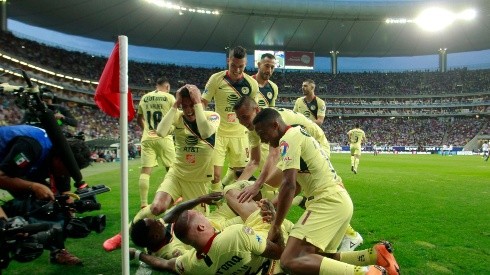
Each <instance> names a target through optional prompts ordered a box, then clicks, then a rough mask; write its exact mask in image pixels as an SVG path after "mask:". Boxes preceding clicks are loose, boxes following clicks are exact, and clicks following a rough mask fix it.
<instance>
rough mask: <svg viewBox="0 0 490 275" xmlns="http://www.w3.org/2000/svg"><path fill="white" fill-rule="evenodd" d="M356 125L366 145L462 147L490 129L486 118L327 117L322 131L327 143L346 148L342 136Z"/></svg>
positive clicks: (346, 142)
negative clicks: (361, 130)
mask: <svg viewBox="0 0 490 275" xmlns="http://www.w3.org/2000/svg"><path fill="white" fill-rule="evenodd" d="M356 123H359V125H360V127H361V129H363V130H364V131H365V132H366V136H367V140H368V142H367V144H366V145H368V146H370V145H371V146H372V145H387V146H394V145H397V146H418V145H422V146H441V145H442V144H443V143H447V144H452V145H453V146H464V145H466V144H467V143H468V142H469V141H470V140H471V139H472V138H473V137H474V136H475V135H476V134H478V133H482V132H483V131H485V129H487V130H488V128H489V127H490V123H489V121H488V119H487V120H485V119H475V118H441V117H439V118H411V119H407V118H402V119H400V118H357V119H338V118H328V119H326V120H325V122H324V124H323V129H324V131H325V134H326V135H327V138H328V140H329V141H330V143H337V144H339V145H348V144H349V143H348V141H347V134H346V133H347V131H349V130H350V129H352V128H354V126H355V124H356Z"/></svg>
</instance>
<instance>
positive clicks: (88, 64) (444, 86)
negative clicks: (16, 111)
mask: <svg viewBox="0 0 490 275" xmlns="http://www.w3.org/2000/svg"><path fill="white" fill-rule="evenodd" d="M0 42H1V43H2V45H3V47H2V51H3V52H6V53H8V54H12V55H14V56H16V57H18V58H22V59H24V60H25V61H32V62H35V63H37V64H39V65H41V66H42V67H45V68H50V69H53V70H55V71H59V72H63V73H64V74H67V75H71V76H74V77H80V78H83V79H90V80H95V81H96V80H97V79H98V78H99V77H100V75H101V73H102V70H103V69H104V66H105V64H106V61H107V58H106V57H99V56H92V55H89V54H85V53H81V52H74V51H67V50H64V49H60V48H55V47H50V46H46V45H43V44H40V43H37V42H34V41H30V40H27V39H20V38H17V37H15V36H13V35H12V34H10V33H6V32H2V33H1V35H0ZM224 65H225V63H224V62H223V66H224ZM128 66H129V72H130V73H129V75H128V76H129V83H130V86H133V87H134V88H136V89H138V88H140V89H142V90H143V91H145V90H146V89H148V88H150V89H151V88H153V86H154V83H153V81H154V80H155V79H156V78H157V77H160V76H162V75H165V76H167V78H168V79H169V80H170V84H171V86H172V87H179V86H181V85H182V84H184V83H193V84H195V85H197V86H198V87H199V88H201V89H202V88H204V85H205V84H206V81H207V79H208V78H209V76H210V75H211V74H213V73H214V72H216V71H218V70H221V69H223V68H212V69H210V68H193V67H187V66H177V65H173V64H157V63H142V62H134V61H130V62H129V63H128ZM305 79H313V80H315V82H316V83H317V91H316V93H317V94H319V95H334V96H344V95H350V96H392V95H443V94H461V93H479V92H482V91H490V70H488V69H487V70H465V69H459V70H452V71H448V72H445V73H438V72H426V71H416V72H403V73H376V72H365V73H342V72H341V73H339V74H336V75H333V74H330V73H323V72H311V71H282V70H276V72H275V74H274V75H273V76H272V78H271V80H272V81H274V82H276V83H277V84H278V86H279V88H280V91H281V93H283V94H301V84H302V82H303V80H305ZM87 87H88V88H93V87H90V84H87ZM138 93H139V92H138ZM137 96H140V94H138V95H137Z"/></svg>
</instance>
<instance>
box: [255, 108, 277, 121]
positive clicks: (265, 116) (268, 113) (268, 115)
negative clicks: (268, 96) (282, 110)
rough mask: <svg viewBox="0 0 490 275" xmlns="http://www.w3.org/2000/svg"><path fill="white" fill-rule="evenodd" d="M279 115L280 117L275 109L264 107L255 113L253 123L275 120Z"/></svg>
mask: <svg viewBox="0 0 490 275" xmlns="http://www.w3.org/2000/svg"><path fill="white" fill-rule="evenodd" d="M280 117H281V115H280V114H279V112H278V111H276V110H275V109H273V108H265V109H262V110H261V111H260V112H258V113H257V115H256V116H255V118H254V121H253V124H254V125H255V124H257V123H260V122H267V123H269V122H271V121H274V120H277V119H278V118H280Z"/></svg>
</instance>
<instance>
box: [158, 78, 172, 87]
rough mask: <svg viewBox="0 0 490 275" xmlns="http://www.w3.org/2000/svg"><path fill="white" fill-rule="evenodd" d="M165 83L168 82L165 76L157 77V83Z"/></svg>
mask: <svg viewBox="0 0 490 275" xmlns="http://www.w3.org/2000/svg"><path fill="white" fill-rule="evenodd" d="M165 83H170V82H169V81H168V78H166V77H165V76H162V77H160V78H158V79H157V85H163V84H165Z"/></svg>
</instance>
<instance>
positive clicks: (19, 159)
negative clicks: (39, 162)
mask: <svg viewBox="0 0 490 275" xmlns="http://www.w3.org/2000/svg"><path fill="white" fill-rule="evenodd" d="M14 161H15V164H16V165H17V166H18V167H19V168H24V167H26V166H27V165H29V163H30V162H31V161H30V160H29V159H28V158H27V157H26V155H24V153H20V154H18V155H16V156H15V157H14Z"/></svg>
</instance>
